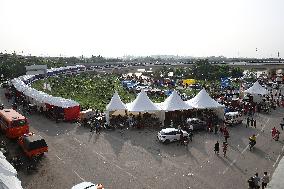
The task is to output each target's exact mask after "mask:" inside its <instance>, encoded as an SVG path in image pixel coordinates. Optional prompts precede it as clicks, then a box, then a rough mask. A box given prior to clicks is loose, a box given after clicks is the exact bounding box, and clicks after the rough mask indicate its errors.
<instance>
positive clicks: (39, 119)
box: [29, 114, 75, 136]
mask: <svg viewBox="0 0 284 189" xmlns="http://www.w3.org/2000/svg"><path fill="white" fill-rule="evenodd" d="M29 117H30V118H31V119H29V122H30V125H31V126H32V128H33V129H35V130H38V131H40V132H42V133H44V134H46V135H48V136H59V135H63V134H66V133H68V132H70V131H71V130H74V129H75V124H72V123H68V122H60V123H55V121H52V120H50V119H48V118H46V117H44V116H43V115H40V114H33V115H31V116H29ZM43 122H44V123H45V124H44V125H43V124H42V123H43Z"/></svg>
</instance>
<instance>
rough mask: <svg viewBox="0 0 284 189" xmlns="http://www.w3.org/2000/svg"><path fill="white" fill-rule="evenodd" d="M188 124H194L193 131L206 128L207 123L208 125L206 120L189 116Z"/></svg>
mask: <svg viewBox="0 0 284 189" xmlns="http://www.w3.org/2000/svg"><path fill="white" fill-rule="evenodd" d="M186 122H187V124H188V125H192V127H193V131H196V130H205V129H206V127H207V125H206V122H205V121H202V120H200V119H198V118H188V119H187V120H186Z"/></svg>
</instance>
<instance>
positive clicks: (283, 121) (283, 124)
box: [280, 118, 284, 131]
mask: <svg viewBox="0 0 284 189" xmlns="http://www.w3.org/2000/svg"><path fill="white" fill-rule="evenodd" d="M280 127H281V130H282V131H283V128H284V118H282V121H281V122H280Z"/></svg>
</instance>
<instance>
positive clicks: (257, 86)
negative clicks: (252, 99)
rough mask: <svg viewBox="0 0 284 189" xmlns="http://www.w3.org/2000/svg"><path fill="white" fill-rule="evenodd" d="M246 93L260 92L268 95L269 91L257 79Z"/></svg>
mask: <svg viewBox="0 0 284 189" xmlns="http://www.w3.org/2000/svg"><path fill="white" fill-rule="evenodd" d="M244 92H245V93H249V94H260V95H266V94H268V91H267V90H266V89H265V88H263V87H262V86H261V85H260V84H259V83H258V81H256V82H255V83H254V84H253V86H251V87H250V88H249V89H247V90H245V91H244Z"/></svg>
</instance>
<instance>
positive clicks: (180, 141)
mask: <svg viewBox="0 0 284 189" xmlns="http://www.w3.org/2000/svg"><path fill="white" fill-rule="evenodd" d="M183 140H184V139H183V132H182V130H180V135H179V143H180V145H183V142H184V141H183Z"/></svg>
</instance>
